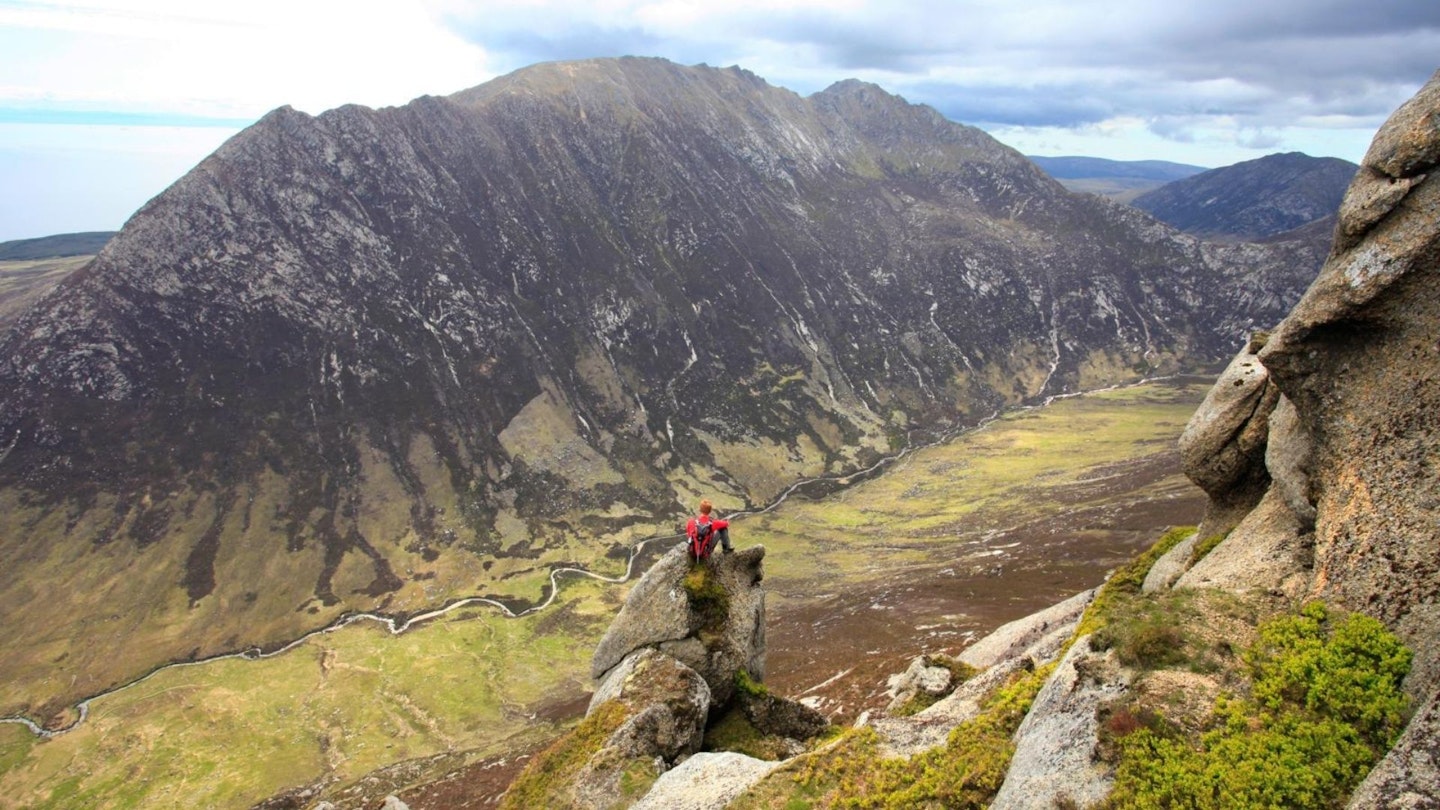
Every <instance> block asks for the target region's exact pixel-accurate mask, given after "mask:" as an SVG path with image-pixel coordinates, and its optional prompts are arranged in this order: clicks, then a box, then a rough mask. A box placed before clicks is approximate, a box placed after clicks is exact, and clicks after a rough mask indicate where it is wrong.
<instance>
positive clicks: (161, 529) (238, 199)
mask: <svg viewBox="0 0 1440 810" xmlns="http://www.w3.org/2000/svg"><path fill="white" fill-rule="evenodd" d="M1318 261H1319V257H1318V256H1316V255H1314V252H1313V249H1312V248H1311V247H1309V246H1307V245H1305V244H1299V243H1285V244H1279V245H1271V246H1259V245H1238V246H1217V245H1207V244H1203V243H1200V242H1198V241H1196V240H1194V239H1191V238H1189V237H1184V236H1181V235H1178V234H1175V233H1174V232H1172V231H1170V230H1168V229H1165V228H1163V227H1160V226H1157V225H1156V224H1155V223H1154V222H1153V221H1152V220H1150V219H1149V218H1148V217H1145V216H1143V215H1141V214H1139V213H1138V212H1136V211H1134V210H1133V209H1129V208H1126V207H1123V206H1118V205H1113V204H1108V203H1105V202H1104V201H1100V200H1096V199H1093V198H1082V197H1077V196H1073V195H1070V194H1068V193H1067V192H1065V191H1064V190H1063V189H1062V188H1060V187H1059V186H1058V185H1057V184H1055V183H1054V182H1053V181H1051V180H1050V179H1049V178H1047V177H1045V176H1044V175H1043V174H1042V173H1041V172H1039V171H1038V170H1037V169H1035V167H1034V166H1033V165H1032V164H1030V163H1029V162H1028V161H1026V160H1025V159H1024V158H1023V157H1022V156H1020V155H1019V154H1017V153H1015V152H1014V151H1012V150H1009V149H1007V148H1005V147H1003V146H1001V145H1000V144H998V143H996V142H995V141H993V140H992V139H990V138H989V137H988V136H986V135H984V134H983V133H981V132H980V131H978V130H975V129H971V128H968V127H964V126H960V125H957V124H954V123H951V122H949V121H946V120H944V119H943V118H942V117H941V116H939V115H938V114H937V113H936V112H935V111H933V110H931V109H929V108H925V107H918V106H912V105H909V104H907V103H906V102H904V101H903V100H902V99H899V98H897V97H895V96H891V95H888V94H886V93H885V92H883V91H882V90H880V89H879V88H876V87H874V86H871V85H865V84H861V83H858V82H853V81H852V82H842V83H840V84H837V85H835V86H834V87H831V88H830V89H828V90H826V91H824V92H822V93H819V94H816V95H815V96H812V97H810V98H808V99H807V98H801V97H799V96H796V95H794V94H792V93H790V92H788V91H784V90H780V89H777V88H773V87H770V86H769V85H767V84H765V83H764V82H763V81H762V80H760V79H759V78H757V77H755V76H753V75H752V74H749V73H746V72H745V71H742V70H739V69H727V70H717V69H711V68H705V67H697V68H682V67H678V66H675V65H673V64H670V63H667V62H664V61H660V60H643V59H622V60H599V61H592V62H580V63H564V64H554V65H544V66H540V67H536V68H532V69H527V70H524V71H521V72H519V73H516V74H513V75H511V76H508V77H504V78H502V79H499V80H496V81H494V82H491V83H489V84H486V85H483V86H481V87H478V88H475V89H473V90H469V91H465V92H462V93H459V94H456V95H454V96H451V97H448V98H430V97H426V98H421V99H418V100H416V101H415V102H413V103H411V104H409V105H406V106H404V107H400V108H391V109H384V110H370V109H366V108H361V107H343V108H340V109H337V110H332V111H330V112H327V113H325V114H323V115H320V116H318V117H311V116H308V115H305V114H302V113H299V112H296V111H294V110H290V109H288V108H282V109H280V110H276V111H275V112H273V113H271V114H270V115H268V116H266V117H265V118H264V119H263V120H261V121H260V122H258V123H257V124H256V125H255V126H253V127H251V128H250V129H248V130H246V131H245V132H243V133H241V134H240V135H238V136H236V137H235V138H234V139H232V140H231V141H230V142H228V143H227V144H225V145H224V146H223V147H221V149H220V150H218V151H217V152H216V153H215V154H214V155H212V156H211V157H209V158H207V159H206V160H205V161H204V162H202V163H201V164H200V165H199V166H198V167H196V169H195V170H193V171H192V172H191V173H190V174H188V175H187V176H186V177H184V178H182V179H181V180H180V181H179V182H177V183H176V184H175V185H174V186H173V187H172V188H171V189H169V190H167V191H166V192H165V193H164V194H162V195H160V196H159V197H157V198H156V199H155V200H153V201H152V202H151V203H150V204H148V205H147V206H146V207H145V208H144V209H142V210H141V211H140V212H139V213H137V214H136V215H135V217H134V218H133V219H132V220H131V221H130V222H129V223H128V224H127V225H126V227H125V229H124V230H123V231H122V232H121V233H120V235H119V236H117V237H116V238H115V239H114V240H113V241H112V242H111V243H110V244H109V245H108V246H107V247H106V248H105V249H104V251H102V253H101V254H100V255H99V256H98V257H97V259H96V260H95V261H94V262H93V263H92V264H90V265H89V266H87V267H86V268H84V269H83V270H81V271H79V272H77V273H76V274H75V275H74V276H72V277H71V278H70V279H68V280H67V281H66V282H65V283H64V284H62V285H61V286H60V287H59V288H58V289H57V290H56V291H55V292H54V293H52V294H51V295H50V296H49V297H48V298H46V299H45V300H44V301H43V302H41V303H40V304H38V305H36V306H34V307H32V308H31V309H29V310H28V311H27V313H26V314H25V316H24V317H23V318H22V319H21V320H20V321H19V322H18V323H17V324H16V325H15V326H14V327H13V328H12V329H11V330H10V331H9V332H8V334H6V335H5V336H4V338H3V344H0V544H3V548H0V554H3V555H4V557H5V559H7V561H10V562H11V564H9V565H7V566H6V567H5V569H4V570H3V571H0V600H3V604H5V605H6V607H5V609H4V610H5V613H4V616H3V621H0V649H4V650H5V651H6V653H7V654H6V656H5V657H4V663H3V664H0V684H3V686H0V710H7V709H20V708H25V709H26V710H28V711H34V712H40V713H44V714H53V713H54V712H56V711H57V710H58V709H59V708H60V706H61V704H62V703H64V702H65V701H68V700H72V699H74V698H75V697H76V696H79V695H84V694H88V693H92V692H94V691H96V690H98V689H100V688H103V687H104V686H106V685H108V684H111V683H114V682H116V681H120V680H124V679H126V678H128V677H133V676H134V675H135V674H138V673H141V672H143V671H145V670H146V669H148V668H149V667H151V666H154V665H155V664H156V663H157V662H159V661H163V660H167V659H172V658H185V657H200V656H206V655H210V654H214V653H216V652H220V651H225V650H234V649H242V648H245V647H247V646H249V645H255V644H260V645H264V644H270V643H274V642H275V641H277V640H280V639H284V638H286V637H289V636H291V635H293V634H295V633H298V632H300V631H302V630H304V629H307V628H311V627H315V626H319V625H322V624H324V623H326V622H328V621H331V620H333V619H335V618H336V617H338V616H340V615H341V614H342V613H344V612H346V611H354V610H357V609H380V610H385V611H389V612H394V613H405V612H407V611H414V610H417V609H419V608H421V607H424V606H428V605H432V604H434V603H435V602H437V601H440V600H444V599H446V598H448V597H451V596H454V595H457V594H471V593H476V592H481V593H492V594H496V595H500V596H505V597H511V598H518V599H533V598H536V597H537V596H538V595H539V593H540V592H541V589H542V587H545V586H546V583H547V577H548V571H549V569H550V567H552V566H554V565H556V564H559V563H562V562H563V563H572V564H573V563H576V562H578V563H582V564H587V565H591V566H599V567H604V566H606V565H609V566H614V565H615V562H614V560H613V558H614V557H615V556H616V554H617V553H618V552H621V551H622V548H621V545H622V544H623V543H624V542H625V541H626V540H629V539H632V538H634V537H636V536H640V535H644V534H648V533H652V532H655V531H657V530H665V529H669V528H670V526H671V525H672V524H673V521H674V519H675V518H676V516H677V515H678V514H680V511H681V509H682V508H683V504H685V503H687V502H690V501H692V500H693V499H695V498H696V497H698V496H699V495H700V494H702V493H703V494H707V495H711V496H713V497H715V498H716V499H717V500H719V501H720V502H722V504H725V505H727V506H740V505H742V504H759V503H763V502H766V501H768V500H770V499H772V498H773V497H774V496H775V495H776V494H777V493H779V492H780V491H781V490H782V489H783V488H785V487H786V486H788V485H789V484H790V483H791V482H792V481H794V480H795V479H797V478H799V477H801V476H805V475H816V474H821V473H826V472H839V471H845V470H851V469H855V468H857V467H859V466H861V465H864V464H866V463H868V462H870V461H871V460H873V459H874V458H876V457H877V456H878V455H879V454H881V453H883V452H886V451H887V450H888V449H889V448H891V447H893V446H894V445H895V444H897V443H901V442H904V441H905V434H906V432H907V431H909V430H913V429H916V428H925V429H936V428H943V427H945V426H947V425H950V424H953V423H954V422H955V421H956V420H963V419H966V418H971V417H975V416H978V415H981V414H984V413H988V412H989V411H991V410H993V409H994V408H995V407H997V406H999V405H1002V404H1004V403H1008V402H1016V401H1020V400H1022V399H1025V398H1030V397H1034V396H1038V395H1040V394H1042V393H1046V392H1054V391H1059V390H1063V389H1067V388H1068V389H1073V388H1076V387H1085V386H1091V385H1095V384H1098V383H1104V382H1110V381H1115V380H1120V379H1129V378H1133V377H1135V376H1137V375H1139V374H1142V373H1146V372H1151V371H1156V370H1162V371H1163V370H1170V369H1173V368H1175V367H1177V366H1178V365H1179V364H1182V363H1187V362H1204V361H1211V360H1214V359H1217V358H1219V357H1222V356H1225V355H1228V354H1229V353H1230V351H1231V348H1232V345H1233V344H1234V342H1235V341H1236V340H1237V339H1238V338H1239V336H1240V335H1242V334H1244V333H1245V332H1246V331H1247V330H1248V329H1249V328H1251V327H1252V326H1254V325H1257V324H1260V325H1267V324H1269V323H1272V322H1273V321H1275V320H1277V319H1278V318H1279V317H1280V315H1281V314H1283V313H1284V312H1285V311H1286V309H1287V308H1288V306H1289V305H1290V303H1292V302H1293V300H1294V299H1295V298H1296V297H1297V296H1298V293H1299V291H1300V289H1302V288H1303V286H1304V285H1305V283H1307V282H1308V281H1309V278H1310V276H1311V275H1312V272H1313V268H1314V267H1315V266H1316V265H1317V264H1318ZM607 554H608V558H607ZM622 556H623V555H622ZM607 559H609V562H607ZM57 600H58V601H59V602H60V603H61V604H62V605H63V609H57V605H56V602H57ZM97 634H104V636H105V637H106V638H113V639H117V640H119V641H120V643H119V644H117V645H114V646H111V645H97V644H93V643H91V641H90V640H91V639H93V638H94V637H95V636H96V635H97Z"/></svg>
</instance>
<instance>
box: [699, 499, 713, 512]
mask: <svg viewBox="0 0 1440 810" xmlns="http://www.w3.org/2000/svg"><path fill="white" fill-rule="evenodd" d="M714 508H715V505H714V504H712V503H710V502H709V501H703V500H702V501H701V502H700V514H702V515H708V514H710V510H711V509H714Z"/></svg>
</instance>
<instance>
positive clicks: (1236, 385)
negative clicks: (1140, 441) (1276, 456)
mask: <svg viewBox="0 0 1440 810" xmlns="http://www.w3.org/2000/svg"><path fill="white" fill-rule="evenodd" d="M1255 350H1256V345H1255V341H1253V340H1252V341H1251V343H1250V345H1248V346H1246V348H1245V350H1244V351H1242V352H1240V354H1239V355H1237V356H1236V357H1235V359H1234V360H1232V361H1230V365H1229V366H1228V367H1227V368H1226V369H1225V371H1224V373H1222V374H1221V375H1220V379H1219V380H1217V381H1216V383H1215V387H1214V388H1212V389H1210V393H1209V394H1208V395H1207V396H1206V397H1205V401H1204V402H1202V403H1201V404H1200V407H1199V408H1197V409H1196V410H1195V414H1194V416H1192V417H1190V422H1189V424H1187V425H1186V426H1185V432H1184V433H1183V434H1181V436H1180V458H1181V462H1182V463H1183V464H1184V469H1185V475H1186V476H1187V477H1189V479H1190V480H1191V481H1194V482H1195V484H1196V485H1197V486H1199V487H1200V488H1201V489H1203V490H1205V494H1207V495H1209V496H1210V506H1209V509H1208V510H1207V511H1206V515H1205V520H1204V521H1203V522H1202V524H1201V526H1200V530H1199V534H1200V536H1201V537H1209V536H1210V535H1212V534H1222V533H1224V532H1227V531H1229V530H1230V529H1232V528H1233V527H1234V526H1235V524H1236V523H1237V522H1239V520H1240V518H1241V517H1243V516H1244V515H1245V513H1246V512H1248V511H1249V510H1250V509H1251V508H1252V507H1254V506H1255V504H1257V503H1259V502H1260V498H1261V496H1263V495H1264V494H1265V490H1266V487H1268V486H1269V484H1270V474H1269V472H1268V471H1267V470H1266V468H1265V464H1264V458H1265V440H1266V438H1267V437H1268V436H1269V430H1270V412H1271V411H1273V410H1274V409H1275V404H1276V403H1277V402H1278V401H1279V399H1280V389H1278V388H1276V387H1275V386H1274V385H1272V384H1271V383H1270V375H1269V373H1268V372H1267V371H1266V370H1265V367H1264V366H1263V365H1261V363H1260V361H1259V359H1257V358H1256V356H1255Z"/></svg>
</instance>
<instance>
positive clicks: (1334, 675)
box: [1245, 602, 1412, 751]
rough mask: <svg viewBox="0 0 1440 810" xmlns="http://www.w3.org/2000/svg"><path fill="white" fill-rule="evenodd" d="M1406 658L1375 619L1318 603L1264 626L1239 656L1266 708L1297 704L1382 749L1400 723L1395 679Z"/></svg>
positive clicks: (1402, 704) (1402, 703)
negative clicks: (1338, 612)
mask: <svg viewBox="0 0 1440 810" xmlns="http://www.w3.org/2000/svg"><path fill="white" fill-rule="evenodd" d="M1411 658H1412V653H1411V652H1410V650H1408V649H1406V648H1405V646H1404V645H1402V644H1401V643H1400V640H1399V639H1397V638H1396V637H1395V636H1394V635H1393V634H1391V633H1390V632H1389V631H1388V630H1386V629H1385V626H1384V625H1382V624H1380V622H1378V621H1376V620H1375V619H1372V618H1370V617H1369V616H1365V615H1362V614H1359V613H1351V614H1348V615H1342V616H1340V617H1338V619H1337V617H1336V616H1335V615H1334V611H1331V610H1329V609H1328V608H1326V607H1325V605H1323V604H1321V603H1319V602H1311V603H1310V604H1307V605H1305V606H1304V607H1303V608H1302V609H1301V611H1300V613H1299V615H1296V616H1286V617H1282V618H1280V619H1277V620H1275V621H1273V622H1270V623H1268V624H1267V625H1265V626H1264V627H1262V628H1261V630H1260V640H1259V642H1258V643H1257V644H1255V646H1254V647H1252V648H1251V649H1250V650H1249V651H1248V652H1247V654H1246V655H1245V661H1246V663H1248V664H1249V665H1250V668H1251V671H1252V676H1253V677H1254V679H1255V687H1254V695H1255V700H1256V701H1258V702H1259V703H1260V704H1261V705H1262V706H1263V707H1264V708H1265V709H1267V710H1269V711H1272V712H1274V711H1280V710H1282V708H1283V707H1284V706H1286V705H1287V704H1293V705H1299V706H1303V707H1304V708H1306V709H1307V710H1309V711H1311V712H1315V713H1316V714H1319V715H1321V716H1324V717H1333V718H1335V719H1336V720H1340V721H1343V722H1345V723H1348V724H1349V725H1351V726H1353V727H1354V728H1355V729H1356V730H1357V731H1358V732H1359V733H1360V734H1361V735H1362V737H1363V738H1364V740H1365V741H1366V743H1367V744H1369V745H1371V746H1372V747H1374V748H1377V749H1379V750H1382V751H1383V750H1386V749H1388V748H1389V747H1390V746H1391V745H1393V744H1394V743H1395V739H1396V737H1398V736H1399V734H1400V730H1401V728H1402V725H1403V722H1404V713H1405V708H1406V698H1405V694H1404V693H1403V692H1401V691H1400V682H1401V680H1402V679H1404V677H1405V674H1406V673H1408V672H1409V671H1410V661H1411Z"/></svg>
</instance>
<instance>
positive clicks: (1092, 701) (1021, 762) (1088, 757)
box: [991, 636, 1131, 810]
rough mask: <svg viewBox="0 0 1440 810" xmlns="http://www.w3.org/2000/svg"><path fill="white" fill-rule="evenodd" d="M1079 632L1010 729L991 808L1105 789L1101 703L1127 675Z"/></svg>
mask: <svg viewBox="0 0 1440 810" xmlns="http://www.w3.org/2000/svg"><path fill="white" fill-rule="evenodd" d="M1110 659H1111V655H1110V654H1107V653H1100V652H1095V651H1094V650H1092V649H1091V648H1090V637H1089V636H1083V637H1081V638H1080V639H1078V640H1076V642H1075V643H1074V644H1073V645H1072V646H1071V647H1070V651H1069V652H1068V653H1066V655H1065V658H1064V659H1063V660H1061V662H1060V665H1059V666H1058V667H1057V668H1056V669H1055V672H1054V674H1052V675H1051V676H1050V679H1049V680H1047V681H1046V682H1045V686H1044V688H1042V689H1041V690H1040V694H1038V695H1036V696H1035V702H1034V703H1033V704H1031V707H1030V712H1029V714H1027V715H1026V716H1025V720H1024V721H1023V722H1021V724H1020V728H1018V729H1017V730H1016V731H1015V755H1014V756H1013V757H1012V758H1011V760H1010V769H1009V771H1008V772H1007V773H1006V775H1005V783H1004V784H1003V785H1001V786H1000V792H999V793H997V794H996V795H995V801H994V803H993V804H991V807H992V808H994V810H1028V809H1029V808H1035V807H1086V806H1089V805H1092V804H1095V803H1097V802H1099V801H1101V800H1102V799H1104V798H1105V796H1106V795H1107V794H1108V793H1109V792H1110V786H1111V785H1112V784H1113V779H1112V776H1111V774H1110V773H1109V768H1108V767H1106V766H1104V765H1102V764H1099V763H1097V761H1096V760H1097V757H1096V756H1095V750H1094V749H1095V744H1096V741H1097V740H1098V739H1099V736H1100V735H1099V731H1100V721H1099V716H1100V707H1101V706H1102V705H1103V704H1105V703H1106V702H1107V701H1109V700H1112V699H1114V698H1115V697H1116V696H1117V695H1120V694H1122V693H1123V692H1124V691H1125V689H1126V688H1128V687H1129V685H1130V680H1131V675H1130V673H1129V672H1128V671H1127V670H1126V669H1125V668H1123V667H1120V666H1118V665H1116V664H1114V663H1113V662H1112V661H1111V660H1110Z"/></svg>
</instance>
